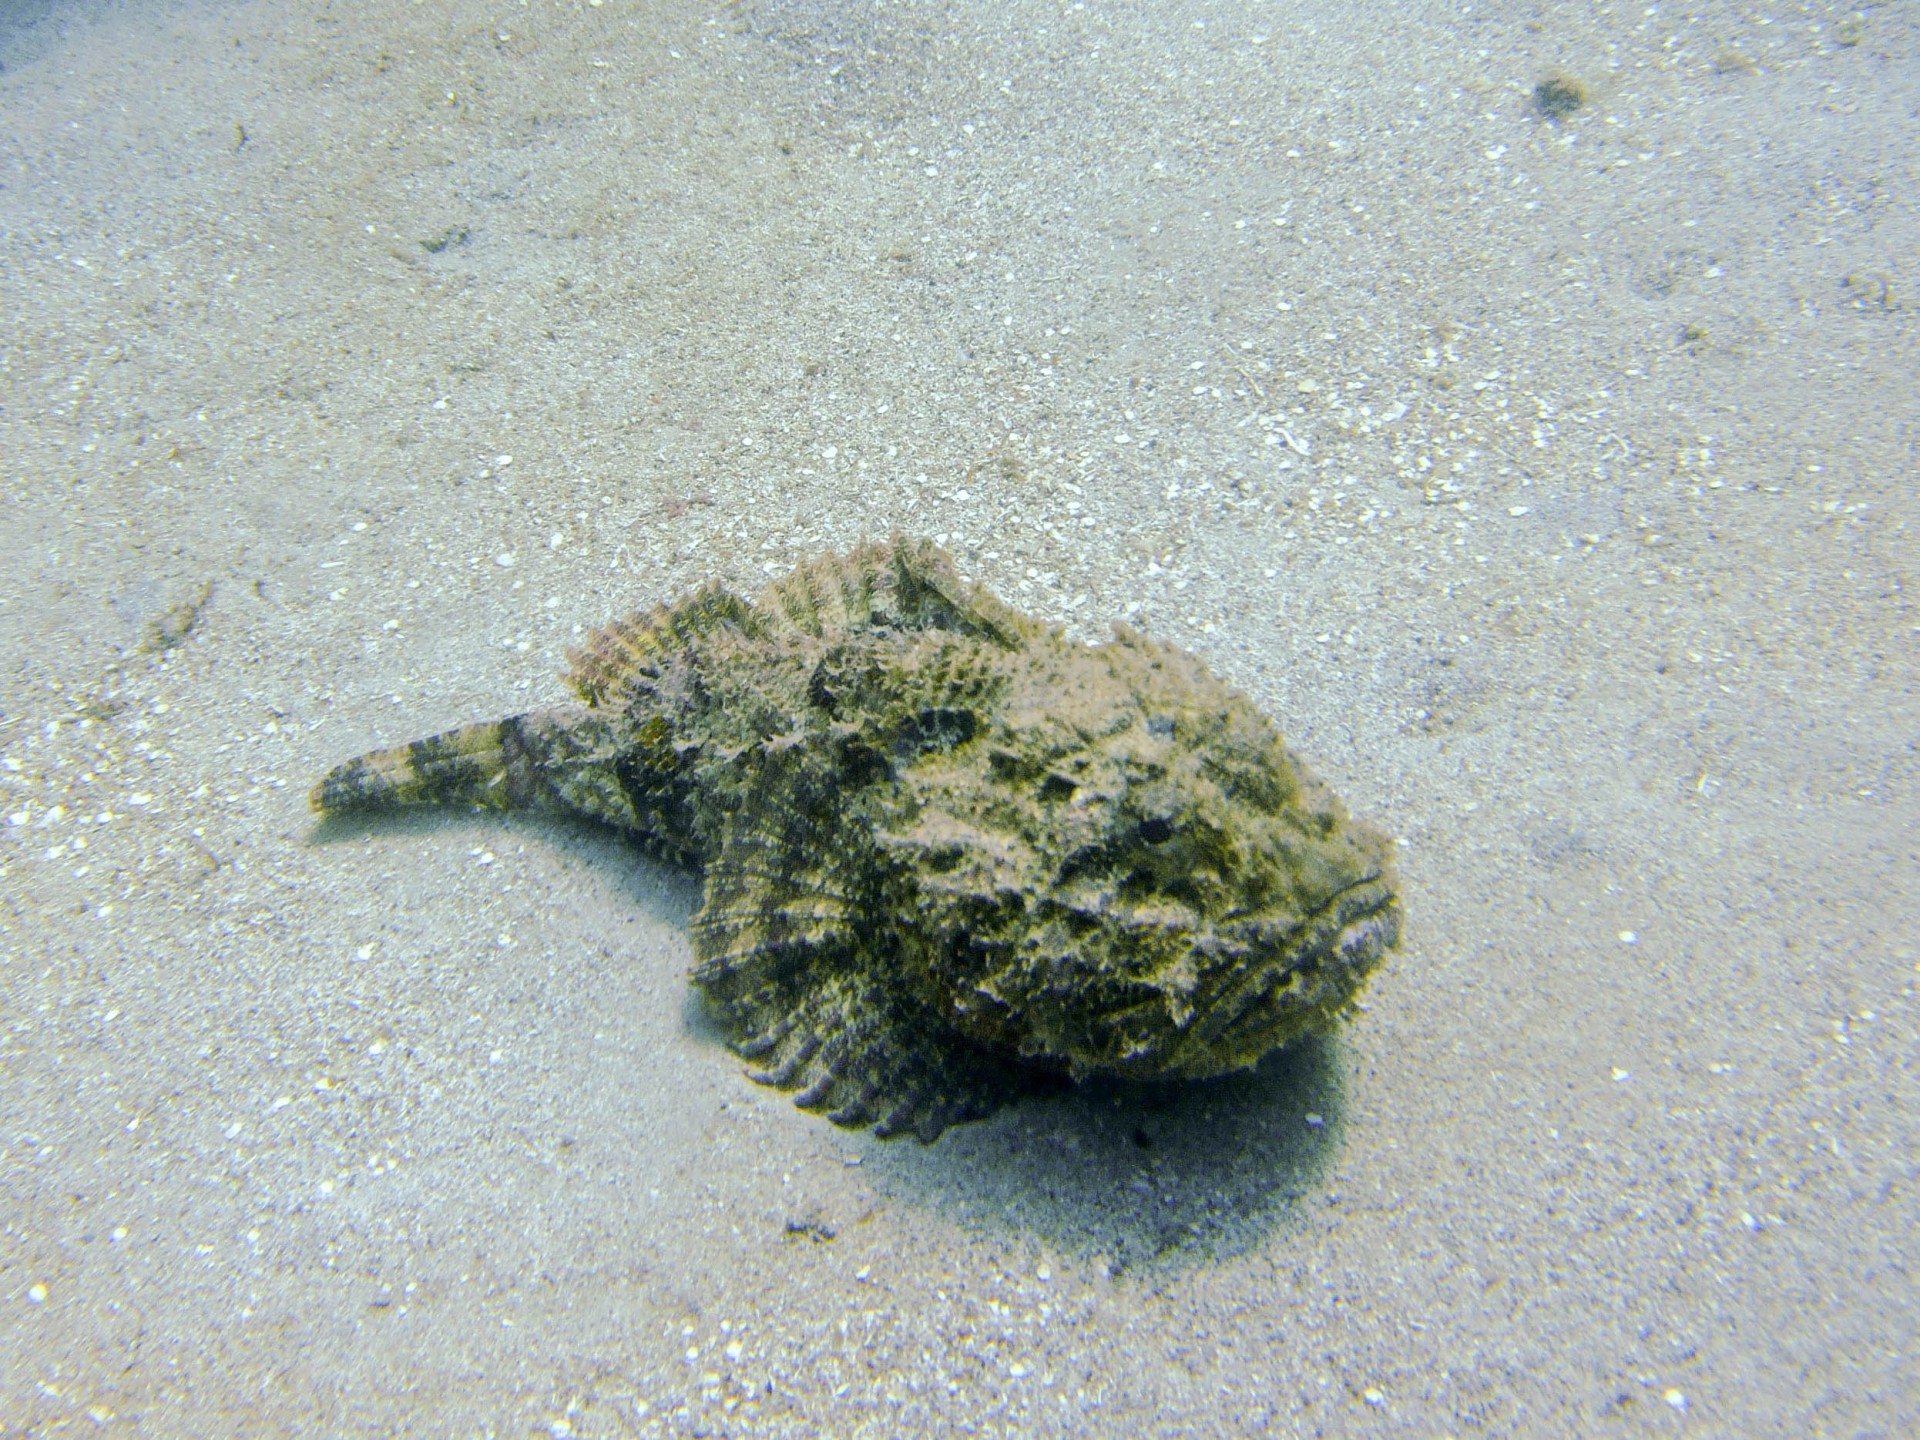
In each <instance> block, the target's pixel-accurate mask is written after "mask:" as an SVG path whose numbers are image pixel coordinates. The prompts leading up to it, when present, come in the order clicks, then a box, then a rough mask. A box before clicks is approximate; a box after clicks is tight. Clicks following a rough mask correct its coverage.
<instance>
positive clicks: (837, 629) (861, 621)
mask: <svg viewBox="0 0 1920 1440" xmlns="http://www.w3.org/2000/svg"><path fill="white" fill-rule="evenodd" d="M755 609H756V611H757V612H758V613H759V614H760V615H761V616H762V617H763V619H764V620H765V621H766V623H767V625H768V628H769V632H770V633H773V632H774V631H776V630H777V629H790V630H791V631H792V632H794V633H797V634H802V635H808V636H812V637H814V638H816V639H827V640H832V639H835V638H837V637H839V636H841V635H845V634H847V633H849V632H854V631H863V630H867V629H870V628H871V627H873V626H876V625H878V626H883V627H886V628H889V629H895V630H954V631H958V632H960V633H962V634H966V635H977V636H979V637H981V638H983V639H987V640H991V641H993V642H994V643H995V644H997V645H1007V646H1012V645H1017V644H1019V643H1020V642H1021V640H1022V639H1023V638H1025V637H1026V636H1027V634H1028V633H1029V631H1031V630H1032V629H1033V628H1034V627H1035V625H1036V622H1034V621H1032V620H1029V619H1027V618H1026V617H1025V616H1023V615H1021V614H1020V613H1019V612H1018V611H1016V610H1013V609H1010V608H1009V607H1008V606H1006V605H1004V604H1002V603H1001V602H1000V601H999V600H997V599H995V598H994V597H993V596H992V595H989V594H987V593H986V592H985V591H984V590H982V589H980V588H979V587H978V586H975V585H969V584H967V583H966V582H965V581H963V580H962V579H961V578H960V576H959V573H958V572H957V571H956V570H955V569H954V566H953V557H952V556H950V555H948V554H947V552H946V551H944V550H942V549H941V548H940V547H939V546H937V545H935V544H933V543H932V542H931V541H926V540H910V539H907V538H906V537H904V536H899V535H896V536H895V537H894V538H893V539H891V540H889V541H886V542H885V543H870V544H866V545H860V546H857V547H856V548H855V549H853V550H851V551H849V552H848V553H847V554H845V555H826V556H822V557H821V558H819V559H817V560H814V561H810V562H809V563H807V564H805V565H802V566H800V567H799V568H798V569H796V570H795V571H793V573H792V574H790V575H787V576H784V577H783V578H781V579H779V580H777V581H775V582H774V583H773V584H772V585H770V586H768V587H767V589H766V590H765V591H764V592H763V593H762V594H761V595H760V596H759V597H758V598H757V599H756V601H755Z"/></svg>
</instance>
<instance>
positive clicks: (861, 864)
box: [313, 538, 1400, 1140]
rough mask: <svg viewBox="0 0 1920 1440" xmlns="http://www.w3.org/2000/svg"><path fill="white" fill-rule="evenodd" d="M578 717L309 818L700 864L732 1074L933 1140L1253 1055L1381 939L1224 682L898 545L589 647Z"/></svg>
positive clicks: (354, 778)
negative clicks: (575, 823) (578, 835)
mask: <svg viewBox="0 0 1920 1440" xmlns="http://www.w3.org/2000/svg"><path fill="white" fill-rule="evenodd" d="M571 659H572V669H571V671H570V674H569V681H570V683H571V685H572V687H573V689H574V691H575V693H576V694H577V695H578V696H579V698H580V700H581V702H582V703H581V704H580V705H577V706H575V707H572V708H568V709H555V710H545V711H535V712H532V713H530V714H525V715H519V716H513V717H510V718H508V719H505V720H499V721H493V722H488V723H485V724H478V725H468V726H463V727H461V728H459V729H457V730H451V731H448V732H446V733H445V734H443V735H438V736H434V737H431V738H429V739H426V740H420V741H415V742H414V743H413V744H411V745H405V746H401V747H398V748H396V749H391V750H380V751H375V752H373V753H372V754H369V755H365V756H362V757H360V758H359V759H357V760H352V761H349V762H348V763H346V764H345V765H342V766H340V767H338V768H337V769H335V770H334V771H333V772H332V773H331V774H329V775H328V776H327V777H326V778H325V779H324V780H322V781H321V783H320V784H319V786H318V787H316V789H315V790H314V792H313V804H314V808H315V809H317V810H320V811H322V812H325V813H328V814H336V813H351V812H355V811H367V810H375V809H380V808H384V807H387V806H394V805H436V804H456V805H457V804H472V805H479V806H485V807H488V808H494V809H526V810H547V811H555V812H562V813H571V814H578V815H584V816H588V817H591V818H593V819H596V820H599V821H602V822H604V823H606V824H609V825H612V826H614V827H616V828H618V829H620V830H622V831H624V832H626V833H628V834H630V835H632V836H634V837H635V838H637V839H639V840H640V841H642V842H644V843H645V844H646V845H647V846H649V847H650V848H652V849H654V850H655V851H657V852H658V853H661V854H663V855H665V856H667V857H668V858H670V859H672V860H675V861H677V862H679V863H682V864H685V865H688V866H690V867H693V868H695V869H697V870H699V871H700V872H701V873H702V875H703V877H704V881H705V894H704V898H703V903H702V905H701V908H700V910H699V912H698V914H696V915H695V917H694V920H693V942H694V953H695V967H694V971H693V977H692V978H693V982H694V984H695V985H696V986H697V987H699V989H700V990H701V991H702V992H703V993H704V994H705V996H706V997H707V999H708V1001H709V1002H710V1004H711V1005H712V1007H713V1008H714V1010H715V1011H716V1012H717V1014H718V1016H719V1018H720V1020H721V1021H722V1023H723V1024H724V1025H725V1027H726V1028H727V1031H728V1033H729V1035H730V1036H731V1038H732V1041H733V1044H734V1048H735V1049H736V1050H737V1051H738V1052H739V1053H740V1054H742V1055H743V1056H745V1057H747V1058H749V1059H750V1060H751V1061H752V1062H753V1063H754V1065H755V1068H754V1069H753V1070H751V1071H750V1072H749V1073H750V1074H751V1075H752V1076H753V1078H755V1079H756V1080H759V1081H761V1082H762V1083H766V1084H770V1085H776V1086H780V1087H782V1088H786V1089H791V1090H795V1091H797V1092H798V1093H797V1094H796V1097H795V1098H796V1101H797V1103H799V1104H800V1105H801V1106H803V1107H805V1108H807V1109H813V1110H819V1111H822V1112H824V1113H826V1114H827V1115H828V1117H829V1118H830V1119H832V1120H834V1121H835V1122H836V1123H839V1124H843V1125H863V1124H872V1125H874V1126H875V1128H876V1130H877V1131H879V1132H880V1133H885V1134H892V1133H896V1132H902V1131H910V1132H912V1133H915V1134H917V1135H919V1136H920V1137H921V1138H922V1139H926V1140H931V1139H933V1138H935V1137H936V1136H937V1135H938V1134H939V1133H940V1131H941V1130H942V1129H943V1128H944V1127H945V1126H947V1125H949V1124H952V1123H955V1122H957V1121H960V1120H966V1119H972V1118H976V1117H978V1116H981V1115H985V1114H987V1113H990V1112H991V1111H992V1110H994V1109H995V1108H997V1107H998V1106H999V1105H1000V1104H1002V1103H1004V1102H1005V1101H1006V1100H1007V1099H1008V1098H1010V1097H1011V1096H1013V1095H1015V1094H1017V1093H1018V1092H1019V1090H1020V1089H1021V1087H1022V1085H1023V1084H1025V1083H1027V1082H1028V1081H1029V1080H1030V1079H1031V1077H1032V1076H1033V1074H1034V1072H1036V1071H1042V1072H1053V1073H1057V1074H1061V1075H1066V1076H1071V1077H1074V1078H1080V1077H1084V1076H1089V1075H1101V1074H1105V1075H1122V1076H1131V1077H1137V1078H1182V1077H1187V1078H1190V1077H1200V1076H1207V1075H1215V1074H1220V1073H1223V1072H1225V1071H1229V1070H1235V1069H1241V1068H1244V1067H1246V1066H1250V1065H1252V1064H1255V1063H1256V1062H1257V1061H1258V1060H1259V1059H1260V1058H1261V1057H1262V1056H1263V1055H1265V1054H1266V1053H1268V1052H1269V1051H1271V1050H1273V1049H1275V1048H1276V1047H1278V1046H1281V1045H1284V1044H1286V1043H1288V1042H1289V1041H1291V1040H1293V1039H1295V1038H1296V1037H1298V1036H1300V1035H1302V1034H1304V1033H1307V1032H1309V1031H1312V1030H1316V1029H1320V1028H1323V1027H1325V1026H1326V1025H1328V1024H1329V1023H1331V1022H1332V1021H1333V1019H1334V1018H1335V1017H1336V1016H1337V1015H1339V1014H1340V1012H1341V1011H1342V1010H1343V1009H1345V1007H1346V1006H1347V1004H1348V1003H1349V1002H1350V1001H1351V1000H1352V998H1353V996H1354V995H1355V993H1356V992H1357V991H1358V989H1359V987H1360V986H1361V985H1362V984H1363V983H1364V982H1365V980H1366V977H1367V975H1368V974H1369V972H1370V971H1371V970H1373V969H1374V967H1375V966H1377V964H1378V963H1379V961H1380V959H1381V957H1382V955H1383V954H1384V953H1385V952H1386V951H1387V950H1388V949H1390V948H1391V947H1392V946H1393V945H1394V944H1395V943H1396V942H1397V940H1398V938H1399V913H1400V912H1399V905H1398V900H1397V898H1396V895H1395V881H1394V875H1393V869H1392V845H1391V842H1390V841H1388V840H1387V839H1386V838H1385V837H1384V836H1383V835H1381V834H1380V833H1379V832H1378V831H1376V830H1374V829H1372V828H1371V827H1369V826H1367V825H1365V824H1363V823H1361V822H1358V821H1355V820H1352V819H1350V818H1349V817H1348V816H1347V814H1346V812H1345V810H1344V809H1343V808H1342V807H1341V805H1340V803H1339V802H1338V801H1337V800H1336V799H1335V798H1334V797H1333V796H1332V795H1331V794H1330V793H1329V792H1328V791H1327V790H1326V789H1325V788H1324V787H1323V786H1322V785H1320V784H1319V782H1318V781H1316V780H1315V779H1313V777H1312V776H1311V775H1309V774H1308V773H1307V772H1306V770H1305V769H1304V768H1303V767H1302V766H1301V765H1300V764H1299V762H1298V761H1297V760H1296V759H1295V758H1294V756H1293V755H1292V754H1291V753H1290V752H1289V751H1288V750H1287V748H1286V746H1285V744H1284V743H1283V742H1282V740H1281V738H1280V736H1279V735H1278V733H1277V732H1276V731H1275V730H1274V728H1273V726H1272V725H1271V723H1270V722H1268V721H1267V720H1266V719H1265V717H1263V716H1262V715H1261V714H1260V713H1259V712H1258V711H1257V710H1256V709H1254V707H1253V706H1252V705H1251V704H1250V703H1249V702H1248V701H1247V700H1246V699H1245V697H1243V696H1241V695H1239V694H1238V693H1237V692H1235V691H1233V690H1231V689H1229V688H1228V687H1227V686H1225V685H1223V684H1222V683H1221V682H1220V681H1218V680H1217V679H1215V678H1214V677H1213V676H1212V675H1211V674H1209V673H1208V672H1207V670H1206V669H1205V667H1204V666H1203V665H1202V664H1201V663H1200V662H1199V661H1198V660H1197V659H1195V658H1194V657H1193V656H1191V655H1189V654H1187V653H1186V652H1184V651H1182V650H1179V649H1177V648H1175V647H1173V646H1171V645H1165V644H1161V643H1158V642H1156V641H1153V640H1150V639H1148V638H1147V637H1145V636H1143V635H1141V634H1139V633H1137V632H1135V631H1133V630H1130V629H1127V628H1126V627H1116V632H1115V637H1114V639H1113V640H1112V641H1110V642H1108V643H1106V644H1103V645H1084V644H1080V643H1078V642H1076V641H1072V640H1069V639H1067V638H1066V637H1065V636H1064V635H1063V634H1062V633H1061V632H1060V631H1059V630H1058V629H1056V628H1053V627H1049V626H1047V625H1045V624H1043V623H1041V622H1040V621H1037V620H1035V619H1032V618H1031V617H1029V616H1025V615H1022V614H1020V613H1019V612H1017V611H1014V610H1012V609H1010V608H1009V607H1007V606H1006V605H1004V604H1002V603H1001V602H1000V601H999V600H997V599H995V598H994V597H993V596H992V595H990V594H988V593H987V592H986V591H984V590H982V589H980V588H979V587H976V586H971V585H968V584H966V583H965V582H963V581H962V580H961V579H960V578H959V576H958V574H957V573H956V572H955V570H954V567H953V563H952V561H951V559H950V558H949V557H948V556H947V555H946V554H945V553H944V552H943V551H941V550H939V549H937V548H935V547H934V546H932V545H929V544H927V543H925V542H915V541H909V540H903V539H899V538H896V539H895V540H893V541H891V542H889V543H887V544H875V545H865V546H862V547H860V548H858V549H856V550H854V551H852V552H851V553H849V554H846V555H843V556H828V557H825V558H823V559H820V560H817V561H814V562H813V563H811V564H809V565H806V566H803V567H801V568H800V569H799V570H796V571H795V572H794V573H793V574H791V575H789V576H787V577H785V578H784V579H782V580H780V581H778V582H776V583H774V584H773V585H771V586H769V587H768V588H767V589H766V590H765V591H764V592H763V593H762V594H760V595H759V596H757V597H756V598H755V599H754V601H753V602H751V603H749V602H746V601H743V600H741V599H739V598H738V597H736V596H735V595H733V594H732V593H731V592H729V591H727V590H725V589H722V588H720V587H718V586H715V585H709V586H707V587H705V588H703V589H701V590H699V591H696V592H695V593H693V594H692V595H690V596H687V597H686V598H684V599H682V600H680V601H678V602H676V603H674V604H672V605H669V606H664V607H660V608H658V609H655V610H653V611H650V612H646V613H643V614H636V615H634V616H632V617H630V618H628V619H626V620H623V621H619V622H617V623H615V624H613V625H610V626H608V627H607V628H606V629H604V630H601V631H599V632H598V633H597V634H595V635H593V636H592V637H590V639H589V640H588V642H587V644H586V645H585V646H584V647H583V648H582V649H581V650H579V651H576V652H575V653H574V654H573V655H572V657H571Z"/></svg>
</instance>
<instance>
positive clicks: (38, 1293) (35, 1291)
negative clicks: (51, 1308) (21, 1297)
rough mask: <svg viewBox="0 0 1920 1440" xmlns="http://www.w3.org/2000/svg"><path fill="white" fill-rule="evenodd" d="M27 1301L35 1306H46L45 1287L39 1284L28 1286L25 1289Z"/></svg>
mask: <svg viewBox="0 0 1920 1440" xmlns="http://www.w3.org/2000/svg"><path fill="white" fill-rule="evenodd" d="M27 1299H28V1300H30V1301H32V1302H33V1303H34V1304H35V1305H44V1304H46V1303H47V1287H46V1286H44V1285H40V1284H34V1285H31V1286H29V1287H28V1288H27Z"/></svg>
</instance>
